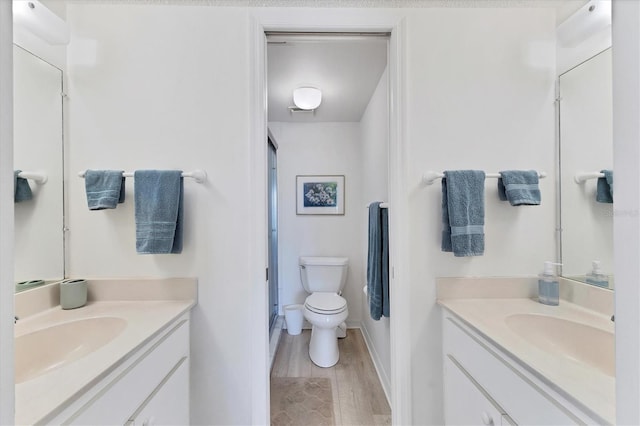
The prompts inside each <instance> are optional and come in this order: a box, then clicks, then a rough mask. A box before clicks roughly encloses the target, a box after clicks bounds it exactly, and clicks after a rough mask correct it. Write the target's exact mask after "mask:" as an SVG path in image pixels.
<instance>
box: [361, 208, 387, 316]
mask: <svg viewBox="0 0 640 426" xmlns="http://www.w3.org/2000/svg"><path fill="white" fill-rule="evenodd" d="M380 204H381V203H380V202H379V201H376V202H373V203H371V204H369V253H368V256H367V287H366V289H367V295H368V298H369V313H370V314H371V318H373V319H374V320H376V321H377V320H379V319H380V318H381V317H382V316H385V317H389V304H390V301H389V216H388V215H389V212H388V209H381V208H380Z"/></svg>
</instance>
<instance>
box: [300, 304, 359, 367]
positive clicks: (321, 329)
mask: <svg viewBox="0 0 640 426" xmlns="http://www.w3.org/2000/svg"><path fill="white" fill-rule="evenodd" d="M303 314H304V317H305V319H306V320H307V321H309V323H310V324H311V325H312V329H311V341H310V342H309V357H310V358H311V361H313V363H314V364H316V365H317V366H319V367H332V366H334V365H335V364H336V363H337V362H338V360H339V359H340V352H339V350H338V337H337V335H336V332H337V328H338V326H339V325H340V324H342V323H343V322H344V321H345V320H346V319H347V317H348V316H349V309H348V308H347V301H346V300H345V299H344V298H343V297H341V296H339V295H338V294H336V293H313V294H312V295H311V296H309V297H307V299H306V300H305V302H304V311H303Z"/></svg>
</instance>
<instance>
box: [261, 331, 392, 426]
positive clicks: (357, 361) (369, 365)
mask: <svg viewBox="0 0 640 426" xmlns="http://www.w3.org/2000/svg"><path fill="white" fill-rule="evenodd" d="M310 338H311V330H303V332H302V334H300V335H298V336H291V335H289V334H287V333H286V332H285V333H283V335H282V337H281V340H280V345H279V346H278V350H277V353H276V357H275V360H274V364H273V368H272V371H271V376H272V377H327V378H329V379H330V380H331V389H332V393H333V405H334V417H335V421H336V425H381V426H385V425H389V424H391V409H390V407H389V404H388V403H387V400H386V397H385V395H384V392H383V390H382V386H381V385H380V381H379V379H378V375H377V373H376V371H375V367H374V365H373V362H372V361H371V357H370V355H369V351H368V349H367V346H366V344H365V342H364V338H363V336H362V333H361V331H360V330H359V329H349V330H347V338H345V339H340V340H339V341H338V346H339V350H340V360H339V361H338V363H337V364H336V365H335V366H333V367H330V368H322V367H318V366H317V365H315V364H313V362H312V361H311V360H310V358H309V340H310Z"/></svg>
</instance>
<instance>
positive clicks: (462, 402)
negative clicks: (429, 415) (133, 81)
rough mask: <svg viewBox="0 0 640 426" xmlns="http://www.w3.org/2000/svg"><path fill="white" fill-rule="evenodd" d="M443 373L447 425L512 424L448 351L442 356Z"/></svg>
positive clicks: (500, 408)
mask: <svg viewBox="0 0 640 426" xmlns="http://www.w3.org/2000/svg"><path fill="white" fill-rule="evenodd" d="M444 374H445V378H446V380H445V386H444V403H445V408H444V410H445V416H446V422H447V424H448V425H488V426H490V425H503V424H504V425H509V424H514V423H513V422H512V421H510V419H509V416H508V415H507V414H506V413H505V412H504V410H503V409H502V407H500V406H499V405H498V404H497V403H496V402H495V401H494V400H493V399H492V398H491V396H490V395H488V394H487V392H486V391H485V390H484V389H483V388H482V387H481V386H480V385H479V384H478V382H476V381H475V380H474V379H473V377H471V376H470V375H469V373H468V372H467V371H466V370H465V369H464V368H462V366H461V365H460V363H458V362H457V361H456V359H455V358H453V356H451V355H447V356H446V358H445V360H444Z"/></svg>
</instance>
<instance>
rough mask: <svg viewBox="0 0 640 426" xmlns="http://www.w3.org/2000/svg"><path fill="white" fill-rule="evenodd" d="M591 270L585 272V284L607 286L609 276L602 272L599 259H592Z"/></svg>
mask: <svg viewBox="0 0 640 426" xmlns="http://www.w3.org/2000/svg"><path fill="white" fill-rule="evenodd" d="M591 265H592V270H591V272H589V273H588V274H587V279H586V281H587V284H593V285H597V286H598V287H605V288H607V287H609V277H607V276H606V275H605V274H603V273H602V268H601V267H600V261H599V260H594V261H593V262H591Z"/></svg>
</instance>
